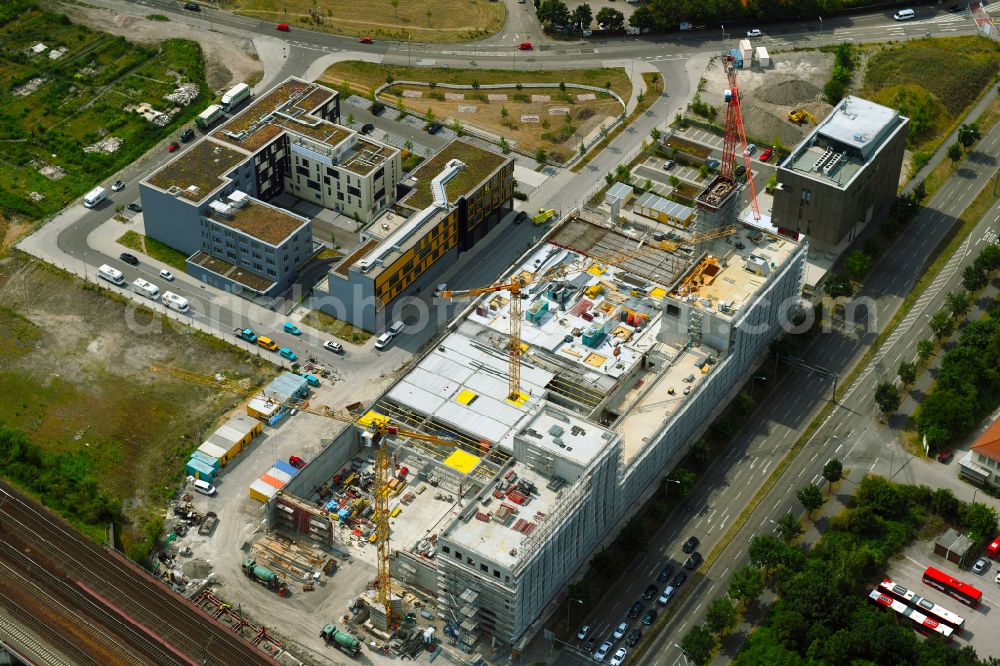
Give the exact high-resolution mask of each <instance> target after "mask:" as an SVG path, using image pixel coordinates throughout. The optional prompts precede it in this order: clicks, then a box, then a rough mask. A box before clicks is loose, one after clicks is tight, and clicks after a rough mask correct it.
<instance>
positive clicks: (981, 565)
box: [972, 557, 990, 574]
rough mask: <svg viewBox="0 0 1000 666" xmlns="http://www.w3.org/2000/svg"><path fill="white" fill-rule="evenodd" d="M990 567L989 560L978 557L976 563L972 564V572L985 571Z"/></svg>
mask: <svg viewBox="0 0 1000 666" xmlns="http://www.w3.org/2000/svg"><path fill="white" fill-rule="evenodd" d="M989 568H990V561H989V560H988V559H986V558H985V557H980V558H979V559H978V560H976V563H975V564H973V565H972V573H977V574H981V573H985V572H986V571H988V570H989Z"/></svg>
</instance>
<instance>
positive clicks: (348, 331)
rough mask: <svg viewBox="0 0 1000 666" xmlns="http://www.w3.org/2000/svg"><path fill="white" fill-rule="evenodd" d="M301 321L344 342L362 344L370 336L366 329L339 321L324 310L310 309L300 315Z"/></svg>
mask: <svg viewBox="0 0 1000 666" xmlns="http://www.w3.org/2000/svg"><path fill="white" fill-rule="evenodd" d="M302 323H303V324H306V325H307V326H312V327H313V328H316V329H319V330H320V331H326V332H327V333H329V334H330V335H332V336H333V337H335V338H337V339H338V340H344V341H345V342H350V343H352V344H355V345H363V344H364V343H365V342H367V341H368V339H369V338H371V337H372V334H371V333H369V332H368V331H363V330H361V329H360V328H357V327H355V326H351V325H350V324H348V323H347V322H346V321H340V320H339V319H334V318H333V317H331V316H330V315H328V314H326V313H325V312H320V311H319V310H310V311H309V312H307V313H306V315H305V316H304V317H302Z"/></svg>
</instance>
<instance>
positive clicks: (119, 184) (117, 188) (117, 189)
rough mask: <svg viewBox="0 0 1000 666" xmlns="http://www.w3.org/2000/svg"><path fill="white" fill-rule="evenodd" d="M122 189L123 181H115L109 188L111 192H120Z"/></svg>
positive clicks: (123, 187) (123, 186)
mask: <svg viewBox="0 0 1000 666" xmlns="http://www.w3.org/2000/svg"><path fill="white" fill-rule="evenodd" d="M124 189H125V181H124V180H116V181H115V184H114V185H112V186H111V191H112V192H121V191H122V190H124Z"/></svg>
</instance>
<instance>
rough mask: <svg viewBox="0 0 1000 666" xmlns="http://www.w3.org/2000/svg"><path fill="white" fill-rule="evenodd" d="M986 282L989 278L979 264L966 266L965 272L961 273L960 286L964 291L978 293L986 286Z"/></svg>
mask: <svg viewBox="0 0 1000 666" xmlns="http://www.w3.org/2000/svg"><path fill="white" fill-rule="evenodd" d="M988 281H989V276H988V275H987V274H986V271H985V270H984V269H983V267H982V265H981V264H980V265H976V264H973V265H972V266H966V267H965V270H964V271H962V286H963V287H965V290H966V291H979V290H980V289H982V288H983V287H985V286H986V283H987V282H988Z"/></svg>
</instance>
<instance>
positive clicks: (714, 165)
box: [705, 157, 722, 171]
mask: <svg viewBox="0 0 1000 666" xmlns="http://www.w3.org/2000/svg"><path fill="white" fill-rule="evenodd" d="M720 164H722V163H721V162H720V161H719V160H717V159H715V158H714V157H713V158H711V159H708V160H706V161H705V166H707V167H708V168H709V169H711V170H713V171H715V170H716V169H718V168H719V165H720Z"/></svg>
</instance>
